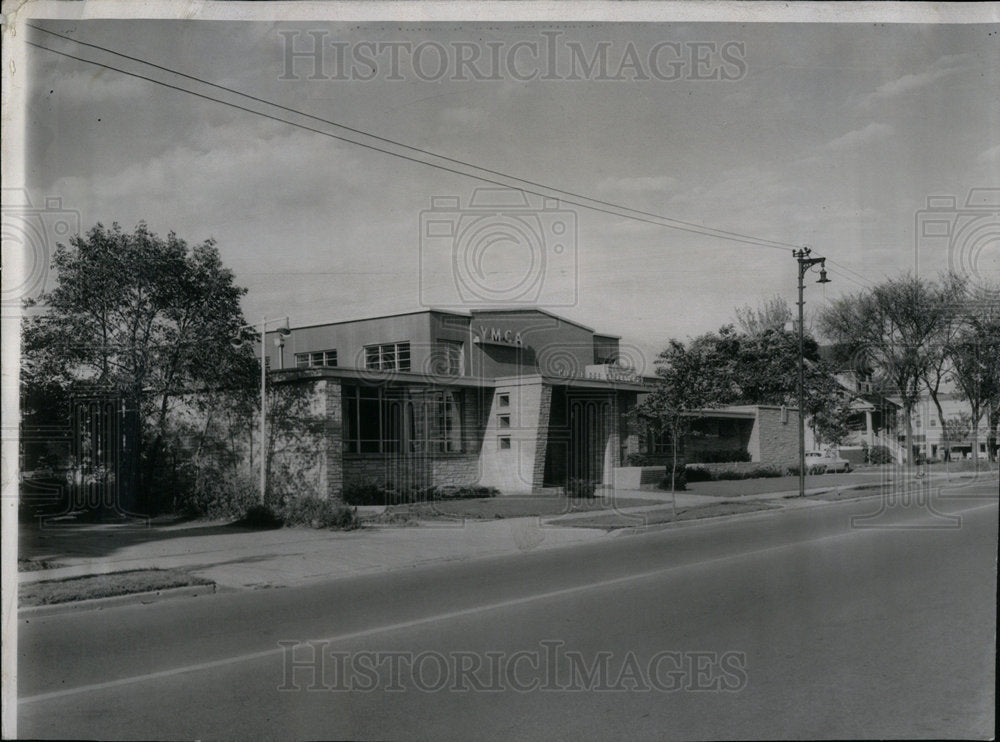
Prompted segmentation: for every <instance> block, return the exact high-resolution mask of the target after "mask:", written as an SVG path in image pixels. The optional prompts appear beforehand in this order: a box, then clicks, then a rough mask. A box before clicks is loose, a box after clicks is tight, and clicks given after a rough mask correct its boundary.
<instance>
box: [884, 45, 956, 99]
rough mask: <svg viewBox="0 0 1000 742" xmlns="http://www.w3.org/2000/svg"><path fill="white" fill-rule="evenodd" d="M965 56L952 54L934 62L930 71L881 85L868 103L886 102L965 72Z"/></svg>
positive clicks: (898, 78)
mask: <svg viewBox="0 0 1000 742" xmlns="http://www.w3.org/2000/svg"><path fill="white" fill-rule="evenodd" d="M965 56H966V55H964V54H952V55H948V56H945V57H941V58H940V59H939V60H937V61H936V62H934V64H932V65H931V66H930V68H929V69H926V70H924V71H923V72H918V73H915V74H909V75H903V76H902V77H897V78H896V79H895V80H890V81H889V82H886V83H883V84H882V85H880V86H879V87H878V88H877V89H876V90H875V92H873V93H871V94H870V95H869V96H868V97H867V98H866V102H875V101H885V100H889V99H892V98H895V97H897V96H900V95H906V94H907V93H912V92H914V91H915V90H919V89H920V88H923V87H926V86H928V85H931V84H933V83H935V82H937V81H938V80H943V79H945V78H946V77H950V76H951V75H954V74H957V73H959V72H962V71H963V70H965V69H966V68H965V66H963V64H962V62H963V61H964V60H965Z"/></svg>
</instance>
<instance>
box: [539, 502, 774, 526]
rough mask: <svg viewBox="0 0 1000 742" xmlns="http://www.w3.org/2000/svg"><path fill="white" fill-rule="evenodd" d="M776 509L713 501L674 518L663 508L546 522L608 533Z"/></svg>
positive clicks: (767, 505)
mask: <svg viewBox="0 0 1000 742" xmlns="http://www.w3.org/2000/svg"><path fill="white" fill-rule="evenodd" d="M777 507H778V506H777V505H772V504H770V503H767V502H759V501H752V502H717V503H713V504H711V505H699V506H698V507H693V508H691V507H688V508H678V509H677V517H676V518H674V513H673V508H670V507H665V508H657V509H655V510H646V511H644V512H641V513H605V514H601V515H593V516H590V517H586V518H565V519H563V520H554V521H550V523H551V524H552V525H558V526H568V527H570V528H604V529H606V530H609V531H611V530H614V529H616V528H639V527H642V526H653V525H656V524H658V523H673V522H675V521H682V520H697V519H698V518H714V517H716V516H720V515H734V514H736V513H752V512H754V511H756V510H776V509H777Z"/></svg>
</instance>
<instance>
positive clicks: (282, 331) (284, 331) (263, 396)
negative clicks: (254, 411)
mask: <svg viewBox="0 0 1000 742" xmlns="http://www.w3.org/2000/svg"><path fill="white" fill-rule="evenodd" d="M278 321H279V320H276V319H273V320H268V318H267V317H261V318H260V502H261V504H262V505H263V504H264V493H265V491H266V489H267V461H266V458H267V325H268V324H269V322H278ZM250 327H252V325H243V327H242V328H240V329H244V328H250ZM291 334H292V331H291V329H290V328H289V326H288V317H285V319H284V324H283V325H282V326H281V327H279V328H278V336H279V338H280V345H279V352H280V353H282V355H284V338H286V337H288V336H289V335H291ZM232 343H233V346H234V347H236V348H239V347H240V346H242V345H243V338H240V337H236V338H233V341H232ZM282 360H284V359H282ZM282 365H284V363H282Z"/></svg>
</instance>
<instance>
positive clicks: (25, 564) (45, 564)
mask: <svg viewBox="0 0 1000 742" xmlns="http://www.w3.org/2000/svg"><path fill="white" fill-rule="evenodd" d="M61 566H63V565H62V564H60V563H59V562H50V561H47V560H45V559H18V560H17V571H18V572H39V571H41V570H43V569H55V568H56V567H61Z"/></svg>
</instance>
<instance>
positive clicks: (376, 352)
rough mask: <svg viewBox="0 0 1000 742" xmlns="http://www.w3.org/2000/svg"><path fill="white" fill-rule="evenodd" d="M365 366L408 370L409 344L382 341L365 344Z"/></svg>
mask: <svg viewBox="0 0 1000 742" xmlns="http://www.w3.org/2000/svg"><path fill="white" fill-rule="evenodd" d="M365 368H371V369H377V370H380V371H409V370H410V344H409V343H382V344H381V345H366V346H365Z"/></svg>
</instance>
